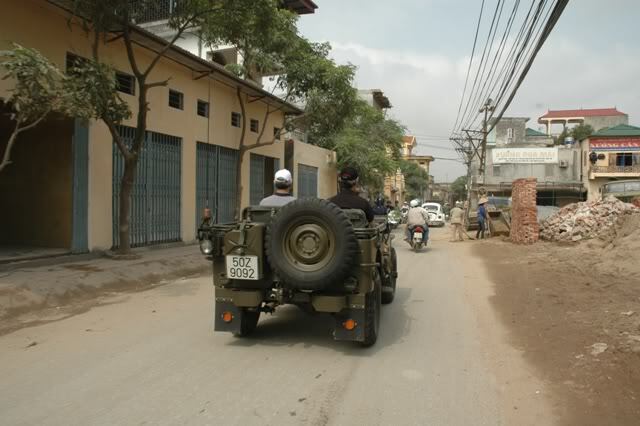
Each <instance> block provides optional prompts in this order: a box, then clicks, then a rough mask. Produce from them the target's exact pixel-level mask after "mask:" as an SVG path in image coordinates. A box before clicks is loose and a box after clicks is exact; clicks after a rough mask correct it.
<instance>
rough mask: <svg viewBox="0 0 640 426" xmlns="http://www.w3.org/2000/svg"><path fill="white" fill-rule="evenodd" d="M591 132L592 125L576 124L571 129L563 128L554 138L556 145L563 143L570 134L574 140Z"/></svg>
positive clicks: (580, 138)
mask: <svg viewBox="0 0 640 426" xmlns="http://www.w3.org/2000/svg"><path fill="white" fill-rule="evenodd" d="M592 134H593V127H591V125H589V124H584V123H583V124H578V125H577V126H575V127H574V128H572V129H569V128H566V127H565V128H564V129H562V133H560V134H559V135H558V137H557V138H556V145H564V140H565V139H566V138H567V137H569V136H571V137H572V138H573V139H574V140H575V141H576V142H579V141H581V140H584V139H586V138H588V137H589V136H591V135H592Z"/></svg>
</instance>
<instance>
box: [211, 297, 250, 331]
mask: <svg viewBox="0 0 640 426" xmlns="http://www.w3.org/2000/svg"><path fill="white" fill-rule="evenodd" d="M243 315H244V311H243V310H242V308H239V307H237V306H236V305H234V304H233V303H231V302H216V307H215V311H214V316H215V318H214V320H213V330H214V331H228V332H230V333H240V326H241V324H242V316H243Z"/></svg>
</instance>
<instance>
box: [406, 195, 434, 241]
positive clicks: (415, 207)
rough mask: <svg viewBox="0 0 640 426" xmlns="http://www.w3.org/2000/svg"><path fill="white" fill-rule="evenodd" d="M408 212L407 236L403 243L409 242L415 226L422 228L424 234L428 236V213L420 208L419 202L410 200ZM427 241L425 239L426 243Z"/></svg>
mask: <svg viewBox="0 0 640 426" xmlns="http://www.w3.org/2000/svg"><path fill="white" fill-rule="evenodd" d="M409 205H410V208H409V212H408V213H407V236H406V239H405V241H411V237H412V235H413V228H415V227H416V226H422V228H424V232H425V233H426V234H427V235H428V234H429V227H428V225H427V224H428V223H429V212H427V211H426V210H425V209H423V208H422V207H420V202H419V201H418V200H411V203H410V204H409ZM427 239H428V237H427V238H425V239H424V240H425V241H426V240H427Z"/></svg>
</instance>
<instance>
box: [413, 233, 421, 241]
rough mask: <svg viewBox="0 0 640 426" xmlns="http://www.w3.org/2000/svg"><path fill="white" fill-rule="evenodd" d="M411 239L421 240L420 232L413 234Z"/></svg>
mask: <svg viewBox="0 0 640 426" xmlns="http://www.w3.org/2000/svg"><path fill="white" fill-rule="evenodd" d="M413 238H416V239H418V238H419V239H422V233H421V232H416V233H415V234H413Z"/></svg>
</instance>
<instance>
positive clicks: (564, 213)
mask: <svg viewBox="0 0 640 426" xmlns="http://www.w3.org/2000/svg"><path fill="white" fill-rule="evenodd" d="M627 216H640V208H638V207H635V206H634V205H632V204H628V203H624V202H622V201H620V200H618V199H617V198H614V197H608V198H606V199H604V200H599V201H589V202H583V203H574V204H569V205H568V206H566V207H563V208H562V209H560V210H559V211H558V212H557V213H556V214H554V215H552V216H550V217H549V218H547V219H545V220H544V221H543V222H542V224H541V226H540V238H542V239H543V240H547V241H564V242H566V241H580V240H587V239H592V238H603V239H608V238H609V235H610V234H611V233H612V232H613V233H614V235H616V234H615V233H616V232H617V231H616V229H617V228H616V226H617V225H619V224H620V223H621V222H622V221H623V220H624V219H625V218H626V217H627Z"/></svg>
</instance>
